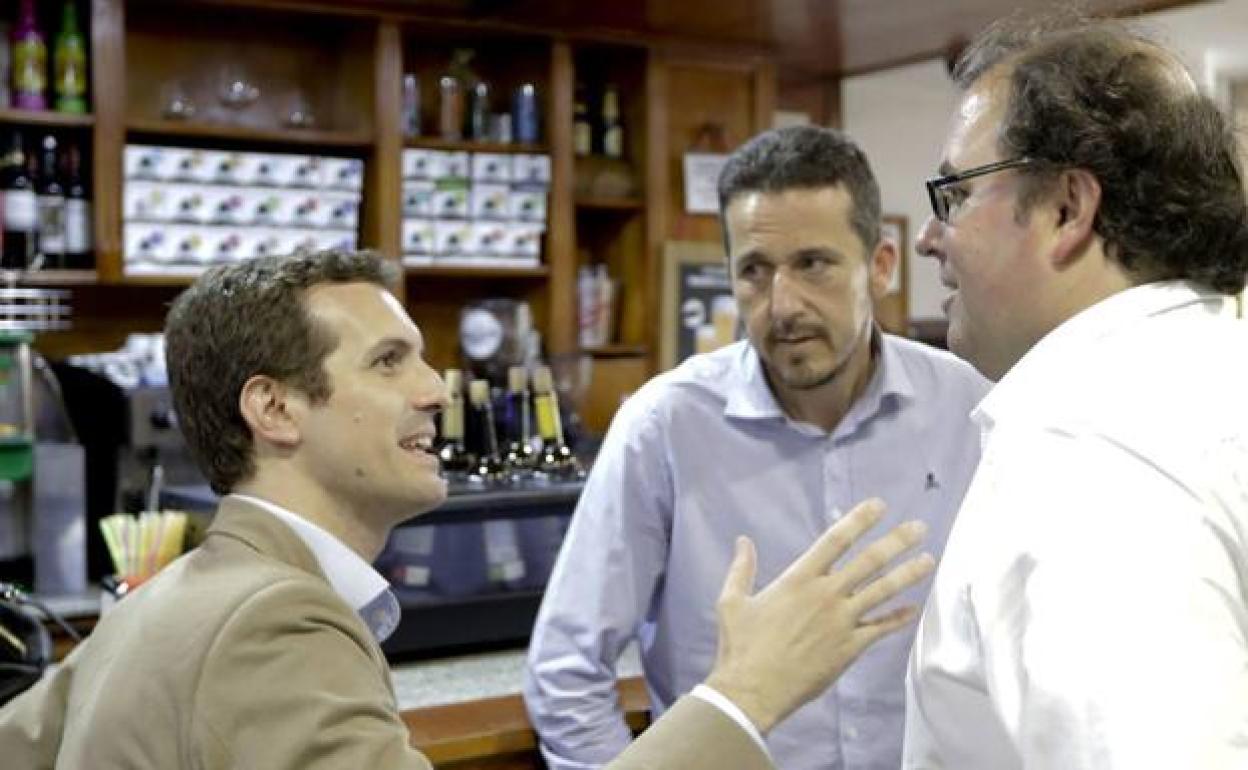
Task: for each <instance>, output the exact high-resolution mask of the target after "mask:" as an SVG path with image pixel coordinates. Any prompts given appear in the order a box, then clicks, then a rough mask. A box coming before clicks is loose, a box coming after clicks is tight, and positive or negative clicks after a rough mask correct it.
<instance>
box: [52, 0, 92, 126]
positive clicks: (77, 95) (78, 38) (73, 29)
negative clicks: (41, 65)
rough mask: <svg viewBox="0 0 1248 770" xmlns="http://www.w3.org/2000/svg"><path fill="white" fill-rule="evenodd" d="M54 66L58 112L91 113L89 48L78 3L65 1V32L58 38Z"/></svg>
mask: <svg viewBox="0 0 1248 770" xmlns="http://www.w3.org/2000/svg"><path fill="white" fill-rule="evenodd" d="M52 63H53V68H54V71H55V77H54V79H53V83H52V86H53V88H54V89H55V90H56V103H55V107H56V109H57V111H58V112H73V113H78V114H82V113H85V112H86V111H87V46H86V43H85V42H84V41H83V39H82V32H81V31H79V29H78V10H77V8H76V7H75V6H74V0H65V7H64V9H63V10H62V11H61V30H60V32H58V33H57V35H56V46H55V48H54V49H53V54H52Z"/></svg>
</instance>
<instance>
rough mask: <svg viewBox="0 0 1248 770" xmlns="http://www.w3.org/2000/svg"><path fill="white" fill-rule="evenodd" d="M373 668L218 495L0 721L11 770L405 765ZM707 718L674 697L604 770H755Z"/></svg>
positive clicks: (2, 759) (318, 583)
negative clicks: (180, 553)
mask: <svg viewBox="0 0 1248 770" xmlns="http://www.w3.org/2000/svg"><path fill="white" fill-rule="evenodd" d="M408 741H409V738H408V733H407V729H406V727H405V726H404V724H403V722H402V721H401V720H400V718H399V712H398V707H397V705H396V702H395V697H394V691H393V689H392V687H391V684H390V673H389V668H388V666H387V664H386V660H385V658H384V657H383V656H382V653H381V650H380V648H379V647H378V646H377V643H376V641H375V640H374V639H373V637H372V635H371V634H370V633H369V631H368V628H367V627H366V626H365V625H364V623H363V621H361V620H360V618H359V616H358V615H356V613H355V612H354V611H353V610H352V609H351V608H350V607H349V606H347V604H346V603H345V602H343V601H342V599H340V598H339V597H338V595H337V594H335V593H334V591H333V589H332V588H331V587H330V585H329V583H328V582H327V581H326V579H325V576H324V575H323V574H322V573H321V571H320V568H319V567H318V565H317V562H316V560H315V558H314V557H313V555H312V553H311V552H310V551H309V550H308V549H307V547H306V546H305V545H304V544H303V542H302V541H301V540H299V538H298V537H297V536H296V535H295V534H294V533H293V532H292V531H291V530H290V529H289V528H288V527H287V526H286V525H284V524H283V523H282V522H281V521H280V520H278V519H277V518H276V517H274V516H272V515H271V514H268V513H266V512H264V511H260V510H258V509H256V508H254V507H253V506H251V505H249V504H247V503H245V502H243V501H240V500H236V499H233V498H227V499H226V500H225V501H224V502H223V503H222V505H221V507H220V509H219V510H218V512H217V516H216V519H215V521H214V523H213V525H212V528H211V529H210V530H209V533H208V537H207V539H206V540H205V542H204V543H203V544H202V545H201V546H200V547H199V548H197V549H196V550H195V551H193V552H192V553H190V554H187V555H186V556H184V557H182V558H181V559H179V560H178V561H176V562H174V563H173V564H171V565H170V566H169V567H167V568H165V570H163V571H162V572H161V573H160V575H159V576H158V577H156V578H155V579H153V580H151V581H150V582H148V583H147V584H145V585H144V586H142V587H141V588H139V589H138V590H137V591H135V592H134V593H133V594H132V595H130V596H128V597H126V599H125V600H124V601H122V602H120V603H119V604H118V605H117V607H116V608H114V609H113V610H112V611H110V612H109V613H108V614H107V615H105V616H104V617H103V618H102V619H101V621H100V623H99V625H98V626H97V627H96V629H95V631H94V632H93V633H92V634H91V637H90V638H89V639H88V640H87V641H86V642H85V643H83V644H81V645H79V646H78V648H77V649H75V650H74V652H73V653H72V654H71V655H70V656H69V657H68V658H67V659H66V660H65V662H64V663H63V664H62V665H61V666H60V667H59V668H57V670H56V671H55V672H54V673H52V674H49V675H47V676H45V677H44V678H43V679H42V680H41V681H40V682H39V683H38V684H37V685H36V686H35V687H33V688H32V689H31V690H29V691H27V692H26V693H24V694H23V695H21V696H19V697H18V698H16V699H14V700H13V701H11V702H10V703H9V704H7V705H6V706H5V707H4V708H3V709H0V763H2V764H3V765H4V766H5V767H13V768H18V767H20V768H31V769H32V770H33V769H36V768H38V769H42V768H63V769H65V770H70V769H73V770H78V769H80V768H93V769H96V768H98V769H99V770H109V769H110V768H118V769H120V768H126V770H141V769H143V770H145V769H148V768H150V770H171V769H172V768H187V769H188V770H190V769H192V768H193V769H194V770H217V769H218V768H221V769H224V768H238V769H240V770H241V769H248V770H250V769H253V768H254V769H255V770H285V769H286V768H289V769H290V770H295V769H296V768H298V769H299V770H319V769H320V768H326V769H328V768H350V769H352V770H354V769H355V768H411V769H413V770H426V769H427V768H429V766H430V765H429V763H428V761H427V760H426V759H425V758H424V756H423V755H421V754H420V752H418V751H416V750H415V749H413V748H412V747H411V746H410V745H409V743H408ZM770 767H771V764H770V762H769V761H768V760H767V758H766V757H765V755H764V754H763V752H761V751H760V750H759V749H758V748H757V747H756V746H755V745H754V743H753V742H752V741H751V740H750V739H749V737H748V736H746V734H745V733H744V731H742V730H741V729H740V728H739V727H738V726H736V725H735V724H733V723H732V722H731V720H729V719H728V718H727V717H725V716H724V715H723V714H722V713H721V712H719V711H718V710H717V709H715V708H714V707H712V706H709V705H708V704H705V703H703V702H701V701H699V700H697V699H693V698H685V699H684V700H682V701H680V702H679V703H677V704H676V705H675V707H673V708H672V709H671V710H670V711H669V712H668V713H667V715H665V716H664V717H663V719H661V720H659V721H658V722H656V723H655V724H654V725H653V726H652V727H651V728H650V729H649V730H647V731H646V733H645V734H644V735H643V736H642V737H641V738H639V739H638V740H637V742H636V743H634V744H633V746H632V747H630V748H629V749H628V751H626V752H625V753H624V754H623V755H621V756H620V757H619V758H618V759H617V760H616V761H615V762H613V763H612V764H611V765H610V768H611V769H612V770H634V769H637V770H640V768H673V770H675V769H676V768H682V769H692V770H701V769H703V768H705V770H725V769H732V768H740V769H741V770H755V769H756V768H757V769H758V770H766V769H767V768H770Z"/></svg>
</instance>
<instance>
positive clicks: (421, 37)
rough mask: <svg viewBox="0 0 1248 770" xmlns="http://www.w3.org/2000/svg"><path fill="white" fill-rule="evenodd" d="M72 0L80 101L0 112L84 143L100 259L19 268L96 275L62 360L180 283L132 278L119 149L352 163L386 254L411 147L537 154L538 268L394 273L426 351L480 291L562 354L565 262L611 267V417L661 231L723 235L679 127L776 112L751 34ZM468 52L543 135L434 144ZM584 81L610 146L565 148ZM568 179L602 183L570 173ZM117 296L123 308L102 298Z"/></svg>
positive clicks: (568, 308) (501, 100)
mask: <svg viewBox="0 0 1248 770" xmlns="http://www.w3.org/2000/svg"><path fill="white" fill-rule="evenodd" d="M85 2H86V4H87V8H88V13H87V14H85V17H86V19H87V21H86V24H85V26H86V27H87V29H86V34H87V35H88V37H89V50H90V70H91V71H90V77H91V84H90V88H89V96H90V99H91V102H92V109H93V112H92V114H90V115H84V116H79V115H64V114H60V113H55V112H30V111H23V110H0V126H5V125H14V126H19V127H21V126H26V127H32V128H34V130H44V129H50V130H53V131H56V130H58V129H59V130H62V131H64V132H67V133H72V132H79V133H81V134H82V135H84V136H89V140H87V139H82V140H80V141H83V145H84V147H89V148H90V149H89V158H88V160H89V163H90V173H89V177H90V185H91V190H92V206H93V216H94V218H95V222H94V225H95V227H94V245H95V265H96V269H95V270H94V271H60V272H56V273H52V272H45V273H42V274H40V275H38V276H31V282H34V283H43V284H46V285H69V286H73V285H81V286H83V287H84V289H83V291H84V297H85V292H86V291H87V288H88V287H89V289H90V294H91V298H92V301H91V302H90V303H84V304H83V305H82V307H81V308H76V310H75V321H76V323H78V324H79V328H80V329H82V333H81V335H79V336H78V337H75V336H74V335H75V334H76V333H77V332H71V333H69V334H68V335H66V334H62V335H60V336H59V337H58V338H57V340H56V349H57V351H58V353H65V352H89V351H91V350H96V349H99V348H97V347H93V346H96V345H100V344H104V343H103V342H102V341H104V340H107V344H113V341H114V339H115V337H116V336H117V335H119V334H123V333H124V332H126V331H140V330H148V331H156V330H159V329H160V328H161V327H162V325H163V317H164V312H165V309H166V305H167V301H168V295H169V294H170V292H172V291H175V290H176V289H177V288H178V287H180V286H184V285H186V284H187V283H189V282H190V280H192V279H191V278H188V277H185V276H177V275H174V276H156V275H127V274H126V273H125V270H124V260H123V253H122V252H123V248H124V245H123V227H122V208H123V201H124V194H123V150H124V147H125V145H126V143H127V142H136V143H153V144H167V145H171V146H192V147H200V148H204V149H212V148H215V147H220V148H222V149H231V150H239V151H248V150H254V151H259V152H291V153H320V154H338V155H349V156H353V157H358V158H361V159H363V160H364V162H365V173H364V190H363V193H362V195H363V197H362V202H361V209H360V216H361V219H360V246H361V247H364V248H371V249H375V250H377V251H379V252H380V253H382V254H384V255H386V256H387V257H390V258H392V259H394V260H396V262H397V261H398V260H399V259H400V257H401V254H400V252H401V240H402V210H401V205H402V196H403V179H402V154H403V151H404V149H405V148H427V149H432V150H452V151H466V152H472V153H506V154H515V153H527V154H545V155H548V156H549V157H550V159H551V180H550V187H549V197H548V200H547V222H546V231H545V237H544V245H543V252H542V262H543V264H542V265H541V266H540V267H536V268H520V269H507V268H492V267H491V268H476V267H459V266H454V267H452V266H443V265H434V266H422V267H405V268H404V269H403V271H402V272H403V274H404V276H405V280H403V281H402V282H401V284H400V286H399V287H397V291H398V293H399V295H400V297H401V298H404V299H405V301H406V302H407V303H408V307H409V310H410V311H411V312H412V314H413V316H414V317H415V318H416V319H417V321H418V322H419V323H420V325H421V327H422V330H423V331H424V333H425V337H426V339H427V341H431V342H430V344H429V347H428V349H429V351H430V353H429V355H430V360H431V363H433V365H435V366H439V367H443V366H449V365H452V364H453V362H454V361H455V360H456V359H457V352H456V350H455V345H456V340H457V338H458V322H459V311H460V309H461V308H462V307H463V306H464V305H465V304H467V303H470V302H472V301H475V300H478V299H481V298H485V297H505V298H514V299H521V300H525V301H527V302H528V303H529V304H530V306H531V308H532V310H533V320H534V324H535V326H536V328H537V329H538V330H539V331H540V332H541V333H542V338H543V341H544V344H545V347H546V351H547V352H548V353H549V354H552V355H557V354H575V353H577V352H578V351H579V346H578V344H577V337H578V335H577V317H578V313H577V299H576V279H577V270H578V268H579V267H580V266H581V265H582V264H597V263H605V264H607V265H608V268H609V270H610V272H611V275H612V277H613V278H615V279H616V280H618V281H619V285H620V290H619V296H618V299H617V303H618V308H619V309H618V311H617V312H618V319H617V324H616V328H617V333H616V335H615V336H614V337H613V339H612V341H611V344H609V345H605V346H603V347H601V348H599V349H595V350H593V351H589V352H590V354H591V355H592V356H593V357H594V359H595V362H596V373H595V376H594V385H593V387H594V389H595V390H598V389H601V390H602V392H601V393H599V394H597V395H596V396H595V397H596V398H597V399H598V401H599V402H601V403H602V404H603V405H604V407H603V409H604V415H605V417H603V419H606V418H607V417H609V412H607V411H605V410H608V409H610V410H613V408H614V406H615V405H617V404H618V403H619V395H620V394H622V393H624V392H627V391H629V390H632V389H634V388H635V387H636V386H637V385H638V384H640V382H641V381H642V380H644V379H645V378H646V377H648V376H649V375H650V374H653V372H654V369H655V366H656V361H655V351H657V350H658V334H659V331H658V329H657V319H658V318H659V317H660V314H659V312H658V309H659V302H660V298H659V296H658V293H659V289H658V287H659V285H660V283H661V281H660V280H659V277H660V269H659V268H660V264H659V263H660V256H659V255H660V254H661V253H662V244H663V242H664V241H665V240H667V239H669V238H673V237H675V238H690V237H693V238H705V237H709V235H708V234H712V233H714V234H715V237H717V235H718V234H717V230H718V225H717V224H716V223H715V220H714V217H701V218H691V217H688V216H685V215H683V213H682V212H681V211H680V208H679V190H680V179H679V178H678V176H677V173H678V171H677V169H678V168H679V157H680V155H681V154H682V153H683V152H685V151H686V150H687V149H689V147H688V142H689V140H690V137H691V136H693V134H694V132H692V131H691V125H696V123H697V122H698V121H703V120H706V119H707V116H713V117H714V119H716V120H723V121H725V123H726V127H727V135H728V139H729V140H730V141H732V142H737V141H741V140H743V139H745V138H747V137H748V136H749V134H750V133H752V132H753V131H755V130H758V129H760V128H762V127H764V126H766V125H768V124H769V121H770V111H771V104H772V100H771V99H770V96H769V95H771V94H772V93H773V92H774V83H773V82H772V81H774V72H773V71H772V70H771V69H770V63H769V60H768V59H767V58H766V54H763V53H760V51H759V50H758V49H749V50H746V49H745V48H740V49H730V47H724V46H719V47H714V48H712V47H708V48H706V49H704V50H702V51H701V52H699V51H698V48H697V46H696V45H694V46H692V47H691V48H688V49H680V50H681V52H679V53H678V52H676V49H673V48H672V47H671V46H670V45H669V43H670V42H671V41H670V40H667V39H658V38H656V39H653V40H650V39H645V37H644V36H642V37H638V38H636V39H622V38H609V37H602V36H598V35H594V34H592V33H590V32H588V31H586V32H583V33H566V32H558V33H556V32H553V31H551V30H542V29H538V28H524V27H518V26H515V25H509V24H505V23H495V22H494V21H491V20H490V19H480V18H470V17H468V16H467V15H466V14H464V13H462V12H460V11H455V10H451V11H448V12H447V14H446V15H445V16H446V18H439V19H432V18H430V17H429V16H428V14H427V13H421V12H420V11H419V10H418V9H415V8H412V9H407V8H406V6H402V5H401V4H396V3H394V2H391V1H390V0H361V1H360V2H358V3H352V4H351V7H350V8H349V9H348V8H346V7H345V6H344V5H342V4H335V3H328V2H316V1H314V2H298V3H292V2H288V1H287V0H186V1H185V2H181V3H179V4H178V7H177V12H176V13H169V12H168V11H169V9H168V7H167V6H166V4H165V3H162V2H159V1H158V0H85ZM459 16H462V17H463V18H458V17H459ZM461 48H471V49H474V50H475V51H476V56H475V57H474V58H473V60H472V62H471V63H470V64H471V68H472V69H473V71H474V72H475V73H476V74H478V75H479V76H480V77H482V78H483V79H485V80H486V81H488V82H489V83H490V84H491V85H492V86H493V99H494V103H493V111H495V112H499V111H503V110H506V109H507V108H508V107H509V106H510V101H511V97H512V95H513V93H514V90H515V89H516V88H517V87H518V86H520V85H522V84H532V85H533V87H534V88H535V90H536V94H537V98H538V124H539V131H538V141H537V142H536V143H529V144H500V143H495V142H472V141H445V140H442V139H440V138H438V137H437V136H434V135H433V134H435V133H436V126H437V117H438V115H437V111H438V105H437V101H438V98H437V97H438V94H437V79H438V78H439V77H440V76H441V75H442V74H445V72H446V70H447V67H448V65H449V63H450V61H451V58H452V55H453V53H454V51H456V50H457V49H461ZM229 73H232V75H241V76H243V77H245V78H247V79H248V80H250V81H252V82H254V84H255V85H256V86H258V88H259V91H260V95H259V98H258V99H257V100H256V101H255V102H254V103H253V104H252V105H250V106H248V107H246V108H245V109H239V110H229V109H226V108H225V107H223V105H222V103H221V100H220V94H221V92H222V83H223V78H224V77H225V75H226V74H229ZM408 73H411V74H416V75H417V76H418V78H419V81H420V86H421V88H420V93H421V98H422V105H421V118H422V121H421V122H422V126H421V128H422V131H423V132H424V134H426V135H424V136H416V137H405V136H404V135H403V133H402V129H401V126H402V115H401V113H402V108H403V106H402V82H403V77H404V75H405V74H408ZM578 82H583V83H585V84H586V85H588V86H590V87H591V88H601V87H602V86H603V85H604V84H605V83H607V82H610V83H612V84H613V85H615V86H616V88H617V89H618V93H619V95H620V107H621V117H622V121H623V124H624V127H625V150H624V157H623V158H622V159H620V160H615V161H608V160H606V159H604V158H601V157H590V158H579V157H577V156H576V155H575V154H574V150H573V131H572V123H573V104H574V96H575V92H576V86H577V83H578ZM172 93H178V94H181V95H183V96H185V97H187V98H188V99H189V100H190V101H191V102H192V103H193V104H194V105H195V106H196V114H195V117H194V118H193V119H191V120H186V121H180V120H168V119H166V118H165V117H164V116H165V114H166V110H167V109H168V105H169V101H170V98H171V97H170V95H171V94H172ZM298 100H302V102H303V103H305V104H306V105H307V106H308V107H309V108H310V110H311V112H312V114H313V115H314V116H315V120H316V128H313V129H291V128H286V127H285V125H286V122H287V119H288V116H289V112H290V105H291V104H292V103H294V102H296V101H298ZM513 129H514V126H513ZM604 170H605V171H604ZM582 172H584V173H582ZM604 174H605V175H604ZM582 177H585V178H587V179H589V180H590V181H594V180H596V181H598V182H604V181H605V182H611V184H597V185H594V184H590V185H588V186H582V185H581V182H582V181H583V179H582ZM621 180H623V182H624V184H622V185H621V184H619V183H620V182H621ZM114 294H115V295H116V296H117V302H118V303H119V305H121V304H124V309H122V310H117V311H105V310H104V309H103V308H104V306H105V305H107V304H108V302H109V299H108V298H109V297H110V296H113V295H114ZM598 364H601V367H598V366H597V365H598ZM598 422H599V423H600V422H601V420H599V421H598ZM591 427H598V428H600V427H602V426H601V425H600V424H598V423H595V424H594V425H592V426H591Z"/></svg>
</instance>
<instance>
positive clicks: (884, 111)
mask: <svg viewBox="0 0 1248 770" xmlns="http://www.w3.org/2000/svg"><path fill="white" fill-rule="evenodd" d="M956 104H957V94H956V92H955V91H954V88H953V83H952V82H951V81H950V80H949V76H948V75H947V74H946V72H945V65H944V63H943V62H942V61H937V60H932V61H927V62H921V63H919V64H912V65H907V66H905V67H896V68H893V69H888V70H881V71H880V72H873V73H870V74H867V75H856V76H854V77H850V78H846V79H845V80H843V81H842V82H841V116H842V127H843V128H844V129H845V131H846V132H847V133H848V134H849V135H850V136H851V137H853V138H854V140H855V141H857V142H858V144H859V145H861V146H862V149H863V151H864V152H866V153H867V157H868V158H869V159H870V160H871V166H872V168H874V169H875V175H876V177H877V178H878V179H879V181H880V195H881V198H882V202H883V206H884V213H885V214H903V215H905V217H906V219H907V225H908V240H909V241H910V242H909V243H907V244H904V247H905V249H904V253H905V255H906V259H907V265H908V266H909V271H910V294H909V297H908V302H909V307H910V317H911V318H913V319H936V318H943V317H944V316H943V313H942V312H941V309H940V303H941V300H943V299H944V297H945V295H946V293H947V292H946V290H945V289H944V288H943V287H942V286H941V285H940V279H939V276H938V274H937V269H936V262H935V261H934V260H931V259H927V258H925V257H919V256H918V255H917V254H915V251H914V239H915V236H917V235H918V231H919V228H920V227H922V225H923V222H924V220H926V219H927V217H928V214H929V212H930V211H931V207H930V206H929V204H928V202H927V192H926V191H925V190H924V188H923V180H924V179H926V178H927V177H929V176H932V175H933V174H934V173H935V171H936V166H937V165H939V163H940V149H941V145H942V144H943V143H944V138H945V128H946V127H947V125H948V121H949V116H950V115H952V114H953V109H954V107H955V106H956Z"/></svg>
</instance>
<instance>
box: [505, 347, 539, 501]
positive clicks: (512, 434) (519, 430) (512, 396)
mask: <svg viewBox="0 0 1248 770" xmlns="http://www.w3.org/2000/svg"><path fill="white" fill-rule="evenodd" d="M506 404H507V407H506V413H505V419H504V421H503V422H504V424H505V425H506V426H507V449H506V452H505V453H504V454H503V464H504V465H506V466H507V472H508V473H510V474H511V477H512V478H513V479H521V478H525V477H527V476H529V475H530V474H531V473H532V471H533V466H534V464H535V463H536V459H537V453H536V452H534V451H533V446H532V444H531V443H530V439H531V438H532V435H533V428H532V425H533V420H532V418H531V416H530V408H529V375H528V372H526V371H525V369H524V367H523V366H511V367H508V368H507V401H506Z"/></svg>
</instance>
